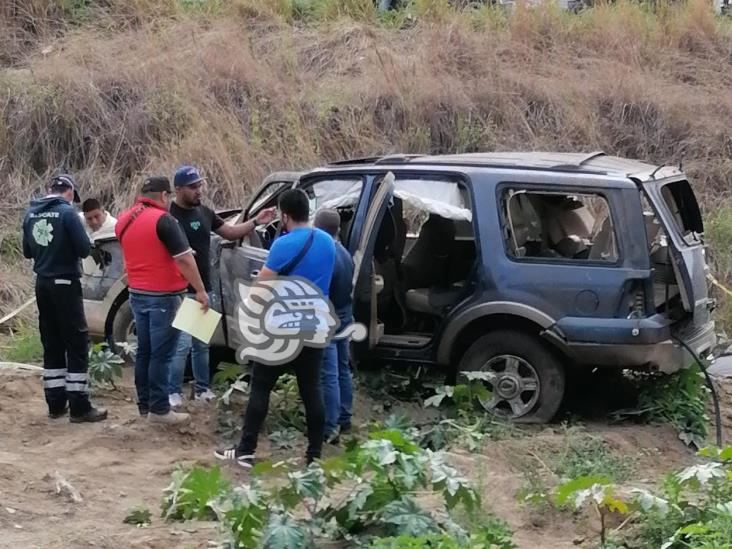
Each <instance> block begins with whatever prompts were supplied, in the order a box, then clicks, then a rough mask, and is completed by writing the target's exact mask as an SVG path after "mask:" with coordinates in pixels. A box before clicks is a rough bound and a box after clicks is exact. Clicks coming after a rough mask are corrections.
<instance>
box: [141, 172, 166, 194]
mask: <svg viewBox="0 0 732 549" xmlns="http://www.w3.org/2000/svg"><path fill="white" fill-rule="evenodd" d="M142 192H143V193H162V192H171V191H170V180H169V179H168V178H167V177H165V176H164V175H153V176H150V177H148V178H147V179H145V183H143V184H142Z"/></svg>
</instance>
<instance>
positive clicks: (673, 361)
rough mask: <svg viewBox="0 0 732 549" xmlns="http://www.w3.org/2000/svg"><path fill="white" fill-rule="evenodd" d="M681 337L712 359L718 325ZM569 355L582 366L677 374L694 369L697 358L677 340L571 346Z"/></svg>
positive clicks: (705, 327)
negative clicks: (647, 369)
mask: <svg viewBox="0 0 732 549" xmlns="http://www.w3.org/2000/svg"><path fill="white" fill-rule="evenodd" d="M677 337H678V338H679V339H680V340H681V341H683V342H684V343H686V345H688V346H689V348H690V349H692V350H693V351H694V352H695V353H696V354H697V355H699V356H700V357H701V358H705V357H706V356H707V355H709V354H710V353H711V352H712V350H713V349H714V346H715V345H716V344H717V334H716V331H715V326H714V322H708V323H706V324H705V325H704V326H702V327H701V328H697V329H695V330H693V331H686V332H685V333H678V334H677ZM567 351H568V354H569V355H570V356H571V357H572V358H573V359H574V360H575V361H577V362H578V363H580V364H591V365H593V366H615V367H622V368H650V369H653V370H659V371H661V372H665V373H673V372H676V371H678V370H680V369H682V368H686V367H688V366H690V365H691V364H692V363H693V362H694V357H692V356H691V354H690V353H689V352H688V351H687V350H686V349H685V348H684V347H683V346H681V345H679V343H677V342H676V341H674V340H673V339H666V340H664V341H660V342H658V343H652V344H637V345H633V344H596V343H568V344H567Z"/></svg>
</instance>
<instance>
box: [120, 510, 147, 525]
mask: <svg viewBox="0 0 732 549" xmlns="http://www.w3.org/2000/svg"><path fill="white" fill-rule="evenodd" d="M122 522H124V523H125V524H134V525H135V526H140V527H142V526H149V525H150V523H151V522H152V513H151V512H150V509H148V508H146V507H144V508H140V509H134V510H132V511H131V512H130V514H129V515H127V516H126V517H125V519H124V520H123V521H122Z"/></svg>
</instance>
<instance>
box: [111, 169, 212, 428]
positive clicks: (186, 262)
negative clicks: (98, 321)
mask: <svg viewBox="0 0 732 549" xmlns="http://www.w3.org/2000/svg"><path fill="white" fill-rule="evenodd" d="M170 195H171V190H170V181H168V178H167V177H150V178H148V179H147V180H146V181H145V184H144V185H143V187H142V195H141V196H140V197H139V198H138V199H137V202H136V203H135V205H134V206H133V207H132V208H130V209H129V210H127V211H125V212H124V213H122V214H121V215H120V216H119V221H118V222H117V225H116V226H115V234H116V235H117V239H118V240H119V242H120V245H121V246H122V252H123V254H124V260H125V270H126V271H127V284H128V288H129V293H130V298H129V299H130V308H131V309H132V313H133V314H134V316H135V328H136V330H137V355H136V357H135V388H136V389H137V406H138V408H139V410H140V414H141V415H145V416H147V417H148V419H149V421H150V422H151V423H158V424H163V425H177V424H180V423H185V422H187V421H188V420H189V419H190V416H189V415H188V414H182V413H178V412H175V411H173V410H171V409H170V403H169V402H168V377H169V371H170V365H171V362H172V361H173V358H174V356H175V347H176V344H177V342H178V334H179V332H178V330H176V329H175V328H173V326H172V322H173V319H174V318H175V315H176V313H177V311H178V307H179V306H180V304H181V295H183V294H184V293H185V292H186V288H187V287H188V284H189V283H190V284H191V285H192V286H193V288H195V292H196V300H197V301H198V302H199V303H200V304H201V306H202V308H204V309H207V308H208V295H207V294H206V290H205V288H204V287H203V282H202V281H201V276H200V274H199V273H198V268H197V267H196V262H195V261H194V259H193V252H192V250H191V247H190V246H189V245H188V240H187V239H186V235H185V234H184V233H183V230H182V229H181V228H180V226H179V224H178V222H177V221H176V220H175V218H174V217H173V216H171V215H170V214H169V213H168V202H169V200H170Z"/></svg>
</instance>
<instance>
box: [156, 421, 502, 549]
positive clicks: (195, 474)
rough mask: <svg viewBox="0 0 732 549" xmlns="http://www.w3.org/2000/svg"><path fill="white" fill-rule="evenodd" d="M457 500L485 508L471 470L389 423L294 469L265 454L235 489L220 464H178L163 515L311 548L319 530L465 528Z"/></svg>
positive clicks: (233, 534) (233, 536)
mask: <svg viewBox="0 0 732 549" xmlns="http://www.w3.org/2000/svg"><path fill="white" fill-rule="evenodd" d="M430 494H433V495H440V496H441V499H442V502H443V505H444V507H443V509H442V512H437V511H439V510H437V511H433V510H428V509H426V508H425V507H424V505H423V504H422V502H421V501H420V499H421V498H422V497H423V496H425V495H430ZM458 506H460V507H461V508H462V509H464V510H465V512H468V513H476V512H478V511H479V509H480V499H479V498H478V495H477V494H476V493H475V491H474V490H473V489H472V487H471V486H470V485H469V483H468V481H467V479H465V478H464V477H462V476H461V475H460V474H459V472H458V471H457V470H456V469H455V468H453V467H452V466H450V465H448V464H447V463H445V461H444V456H443V455H442V454H441V453H438V452H432V451H430V450H425V449H423V448H421V447H420V446H419V445H418V444H417V443H416V442H415V440H413V439H412V438H410V437H409V436H408V435H406V434H405V433H402V432H400V431H396V430H383V431H375V432H372V433H370V435H369V438H368V440H366V441H364V442H361V443H357V442H356V441H352V442H351V443H349V445H348V447H347V448H346V451H345V452H344V453H343V454H342V455H340V456H337V457H334V458H331V459H328V460H326V461H324V462H322V463H317V462H316V463H312V464H310V465H309V466H308V467H307V468H306V469H304V470H293V469H291V463H290V462H287V461H281V462H276V463H273V462H269V461H264V462H261V463H258V464H257V465H256V466H255V467H254V468H253V469H252V479H251V481H250V483H249V484H248V485H247V486H242V487H238V488H235V489H233V490H232V489H231V488H230V486H229V484H228V482H226V481H224V480H223V479H222V478H221V476H220V471H219V470H218V469H211V470H207V469H202V468H200V467H194V468H192V469H190V470H188V471H182V470H179V471H176V472H175V473H174V474H173V481H172V483H171V485H170V486H169V487H168V488H167V489H166V492H165V494H164V498H163V516H165V517H166V518H167V519H188V518H197V519H211V518H215V519H217V520H218V521H220V522H221V524H222V526H223V529H224V533H223V543H224V546H226V547H232V548H233V547H253V546H262V547H310V546H315V545H316V540H317V539H322V538H330V539H339V538H343V537H345V538H346V539H353V536H358V535H359V533H361V532H369V535H375V536H378V535H386V536H396V537H399V536H417V537H419V536H425V535H433V534H434V535H437V536H440V535H458V534H460V532H461V530H460V528H459V527H458V526H457V525H455V524H454V523H452V522H451V521H450V519H449V518H446V517H448V511H449V510H451V509H454V508H456V507H458ZM499 530H500V529H499V528H497V527H491V528H489V527H486V528H484V529H483V530H480V531H476V533H475V535H476V536H478V537H476V538H475V539H476V540H479V539H482V538H481V537H480V536H483V538H486V539H487V536H494V537H496V539H498V538H499V537H500V536H499ZM503 533H504V534H506V535H507V536H508V538H509V539H510V533H507V532H503ZM460 535H462V536H463V537H464V538H465V540H469V539H471V536H472V534H470V535H468V534H466V533H464V532H463V533H462V534H460ZM502 535H503V534H502ZM504 537H505V536H504ZM471 547H476V549H477V547H480V545H479V544H478V542H477V541H476V544H475V545H472V546H471ZM485 547H490V545H485ZM497 547H510V545H497Z"/></svg>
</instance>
